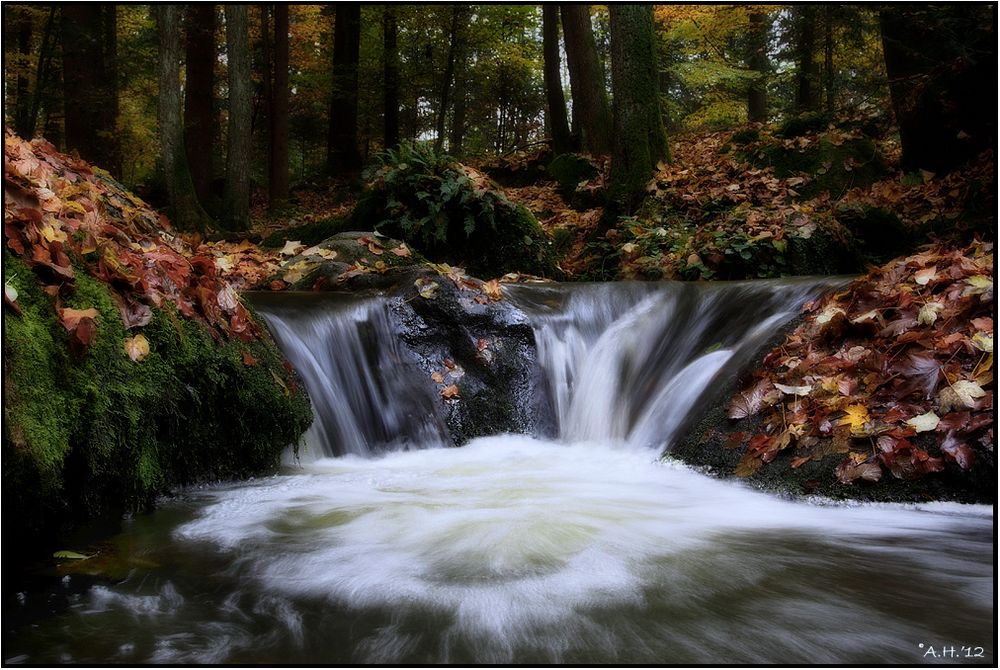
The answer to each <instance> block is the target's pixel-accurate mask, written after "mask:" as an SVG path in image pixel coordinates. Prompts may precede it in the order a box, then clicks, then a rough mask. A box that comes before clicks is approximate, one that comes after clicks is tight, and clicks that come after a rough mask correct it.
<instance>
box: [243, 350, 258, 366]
mask: <svg viewBox="0 0 1000 670" xmlns="http://www.w3.org/2000/svg"><path fill="white" fill-rule="evenodd" d="M243 365H245V366H247V367H248V368H252V367H253V366H255V365H257V359H256V358H254V357H253V354H251V353H250V352H249V351H247V350H246V349H244V350H243Z"/></svg>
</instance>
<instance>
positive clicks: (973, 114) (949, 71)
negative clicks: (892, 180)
mask: <svg viewBox="0 0 1000 670" xmlns="http://www.w3.org/2000/svg"><path fill="white" fill-rule="evenodd" d="M995 11H996V10H995V7H994V6H991V5H983V4H979V3H968V4H966V3H954V4H921V5H910V4H902V5H890V6H887V7H886V8H884V9H883V10H882V11H881V12H880V16H879V22H880V24H881V28H882V50H883V53H884V54H885V69H886V74H887V75H888V77H889V92H890V95H891V97H892V107H893V111H894V113H895V116H896V122H897V124H898V125H899V138H900V144H901V145H902V149H903V156H902V166H903V169H904V170H906V171H915V170H920V169H923V170H929V171H931V172H935V173H944V172H947V171H949V170H951V169H953V168H955V167H958V166H959V165H961V164H962V163H964V162H965V161H967V160H969V159H970V158H973V157H975V156H976V155H977V154H978V153H979V152H981V151H984V150H986V149H990V148H993V147H995V145H996V123H997V117H996V106H995V105H990V104H986V103H985V98H984V95H985V94H986V93H987V92H988V91H995V90H996V88H995V87H996V81H997V56H996V47H997V39H996V27H995V26H996V23H995V22H996V15H995Z"/></svg>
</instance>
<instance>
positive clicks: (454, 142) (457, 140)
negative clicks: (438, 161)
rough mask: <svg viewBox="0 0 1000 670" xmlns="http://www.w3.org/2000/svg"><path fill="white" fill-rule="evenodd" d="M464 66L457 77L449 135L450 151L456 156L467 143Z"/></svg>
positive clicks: (466, 93)
mask: <svg viewBox="0 0 1000 670" xmlns="http://www.w3.org/2000/svg"><path fill="white" fill-rule="evenodd" d="M463 70H464V62H463V67H462V68H461V70H460V72H459V74H458V75H457V76H456V78H455V104H454V109H453V110H452V115H451V132H450V133H449V135H448V151H449V153H451V154H452V155H454V156H461V155H462V151H463V146H462V145H463V144H465V113H466V109H467V108H468V104H469V99H468V91H467V83H468V82H467V78H466V75H465V72H464V71H463Z"/></svg>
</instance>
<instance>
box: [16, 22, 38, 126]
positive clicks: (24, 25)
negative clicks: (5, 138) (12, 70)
mask: <svg viewBox="0 0 1000 670" xmlns="http://www.w3.org/2000/svg"><path fill="white" fill-rule="evenodd" d="M16 25H17V53H18V56H19V57H20V58H19V61H18V63H17V84H16V87H15V89H14V90H15V96H16V97H15V98H14V131H15V132H16V133H17V134H18V136H20V137H21V138H22V139H25V140H30V139H31V136H32V134H34V133H33V129H32V128H31V126H32V125H34V124H32V123H31V91H30V88H29V87H30V80H29V79H28V58H29V57H30V56H31V34H32V25H31V17H30V16H29V15H27V14H24V15H23V16H20V17H18V19H17V24H16ZM36 86H37V83H36Z"/></svg>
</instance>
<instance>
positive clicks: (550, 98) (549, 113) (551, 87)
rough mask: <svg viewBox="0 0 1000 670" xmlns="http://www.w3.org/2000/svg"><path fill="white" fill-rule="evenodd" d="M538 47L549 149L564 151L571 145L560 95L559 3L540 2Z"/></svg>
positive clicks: (570, 148)
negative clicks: (540, 15)
mask: <svg viewBox="0 0 1000 670" xmlns="http://www.w3.org/2000/svg"><path fill="white" fill-rule="evenodd" d="M542 50H543V52H544V55H545V69H544V71H543V74H544V78H545V120H546V121H547V124H546V125H547V126H548V128H549V132H550V133H551V135H552V150H553V151H554V152H555V153H556V154H564V153H566V152H567V151H571V150H572V148H573V142H572V138H571V137H570V132H569V123H568V122H567V121H566V97H565V96H564V95H563V87H562V76H561V75H560V71H561V68H562V65H561V63H560V58H559V7H558V6H556V5H553V4H545V5H542Z"/></svg>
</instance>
